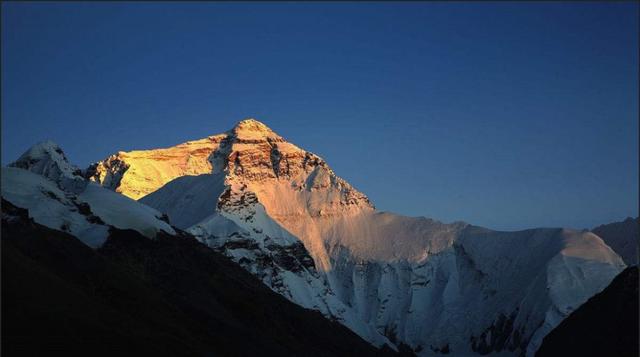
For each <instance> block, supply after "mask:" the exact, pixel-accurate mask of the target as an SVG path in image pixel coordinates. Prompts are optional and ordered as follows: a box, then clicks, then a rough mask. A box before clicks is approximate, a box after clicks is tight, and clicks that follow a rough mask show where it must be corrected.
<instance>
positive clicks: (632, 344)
mask: <svg viewBox="0 0 640 357" xmlns="http://www.w3.org/2000/svg"><path fill="white" fill-rule="evenodd" d="M638 313H639V311H638V267H637V266H636V267H629V268H627V269H625V270H624V271H623V272H622V273H620V274H619V275H618V276H617V277H616V278H615V279H614V280H613V281H612V282H611V284H609V286H607V288H606V289H604V290H603V291H602V292H600V293H598V294H597V295H595V296H593V297H592V298H590V299H589V301H587V302H586V303H585V304H584V305H582V306H580V307H579V308H578V309H577V310H576V311H574V312H573V313H572V314H571V315H569V317H567V318H566V319H565V320H564V321H562V323H560V325H558V327H556V328H555V329H554V330H553V331H551V333H549V334H548V335H547V336H546V337H545V338H544V341H543V343H542V346H541V347H540V350H539V351H538V353H537V354H536V356H538V357H545V356H568V355H572V356H585V357H586V356H594V357H595V356H620V357H625V356H628V357H634V356H638V354H639V353H640V348H639V343H638V335H639V334H640V331H639V328H638Z"/></svg>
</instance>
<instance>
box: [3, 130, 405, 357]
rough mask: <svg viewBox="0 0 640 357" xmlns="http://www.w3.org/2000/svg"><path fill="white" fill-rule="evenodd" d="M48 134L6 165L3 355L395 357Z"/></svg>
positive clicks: (4, 190)
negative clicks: (110, 182)
mask: <svg viewBox="0 0 640 357" xmlns="http://www.w3.org/2000/svg"><path fill="white" fill-rule="evenodd" d="M166 221H167V218H166V216H163V215H162V214H160V212H158V211H156V210H154V209H152V208H149V207H148V206H145V205H144V204H141V203H139V202H137V201H135V200H132V199H130V198H128V197H125V196H123V195H120V194H118V193H115V192H113V191H111V190H108V189H106V188H103V187H101V186H99V185H97V184H95V183H92V182H89V181H88V180H85V179H84V178H83V176H82V175H81V173H80V171H79V170H77V168H75V167H74V166H73V165H71V164H70V163H69V162H68V161H67V159H66V157H65V155H64V153H63V152H62V150H61V149H60V148H59V147H58V146H57V145H56V144H55V143H53V142H43V143H39V144H37V145H35V146H34V147H32V148H31V149H29V150H28V151H27V152H26V153H25V154H24V155H22V156H21V157H20V158H19V159H18V160H17V161H16V162H15V163H12V164H11V165H10V167H5V168H2V235H1V239H2V323H3V324H2V352H3V354H6V355H16V356H22V355H57V354H65V355H88V354H90V355H105V356H106V355H114V354H124V355H131V354H140V355H147V354H155V355H171V356H211V355H216V356H218V355H221V356H253V355H257V354H263V355H284V356H287V355H302V354H304V355H313V356H352V355H368V356H374V355H375V356H378V355H395V352H394V351H392V350H391V349H389V348H388V347H385V348H384V349H382V350H379V349H376V348H374V347H373V346H371V345H370V344H369V343H367V342H366V341H365V340H363V339H361V338H360V337H358V336H357V335H356V334H355V333H353V332H352V331H350V330H349V329H347V328H346V327H344V326H342V325H340V324H339V323H337V322H333V321H330V320H327V319H325V318H324V317H323V316H322V315H321V314H320V313H318V312H316V311H312V310H307V309H304V308H302V307H299V306H297V305H295V304H293V303H291V302H289V301H288V300H287V299H285V298H283V297H282V296H280V295H278V294H276V293H274V292H273V291H271V290H270V289H269V288H267V287H266V286H264V284H262V282H261V281H260V280H258V279H256V278H255V277H254V276H253V275H251V274H249V273H248V272H246V271H245V270H244V269H242V268H241V267H239V266H238V265H237V264H236V263H234V262H232V261H231V260H229V259H228V258H227V257H225V256H223V255H221V254H220V253H217V252H215V251H214V250H212V249H210V248H208V247H207V246H205V245H204V244H202V243H200V242H198V241H197V240H196V239H195V238H194V237H193V236H192V235H190V234H188V233H186V232H183V231H181V230H179V229H175V228H173V227H172V226H170V225H169V224H168V223H167V222H166Z"/></svg>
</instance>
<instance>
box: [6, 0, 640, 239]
mask: <svg viewBox="0 0 640 357" xmlns="http://www.w3.org/2000/svg"><path fill="white" fill-rule="evenodd" d="M245 117H255V118H257V119H259V120H261V121H263V122H264V123H266V124H267V125H269V126H270V127H271V128H273V129H274V130H275V131H276V132H278V133H279V134H281V135H282V136H284V137H285V138H287V139H289V140H290V141H292V142H294V143H296V144H297V145H299V146H301V147H303V148H305V149H307V150H310V151H313V152H315V153H317V154H319V155H320V156H322V157H324V158H325V159H326V160H327V161H328V162H329V164H330V165H331V166H332V167H333V169H334V171H336V173H337V174H338V175H340V176H342V177H343V178H345V179H347V180H348V181H349V182H351V183H352V184H353V185H354V186H355V187H356V188H358V189H359V190H361V191H363V192H364V193H366V194H367V195H368V196H369V197H370V198H371V199H372V201H373V202H374V203H375V204H376V206H377V207H378V208H379V209H381V210H385V211H393V212H397V213H401V214H406V215H412V216H419V215H424V216H428V217H433V218H436V219H440V220H443V221H445V222H451V221H455V220H464V221H467V222H470V223H473V224H478V225H483V226H487V227H491V228H496V229H506V230H511V229H522V228H530V227H536V226H569V227H576V228H584V227H593V226H594V225H597V224H600V223H605V222H609V221H613V220H620V219H623V218H625V217H627V216H636V215H638V4H637V3H634V2H627V3H622V2H618V3H594V2H587V3H577V2H570V3H559V2H544V3H524V2H498V3H473V4H469V3H460V2H450V3H446V2H445V3H433V2H410V3H390V2H389V3H384V2H375V3H364V2H360V3H337V2H329V3H320V2H318V3H270V4H269V3H235V4H234V3H203V2H197V3H168V2H162V3H149V2H143V3H118V2H113V3H99V2H92V3H72V2H69V3H52V2H47V3H40V4H37V3H7V2H3V3H2V163H3V164H7V163H9V162H11V161H12V160H14V159H15V158H17V156H18V155H20V154H21V153H22V152H23V151H24V150H26V149H27V148H28V147H29V146H30V145H31V144H33V143H35V142H37V141H40V140H43V139H52V140H54V141H56V142H58V143H59V144H60V145H61V146H62V148H63V149H64V150H65V151H66V153H67V156H68V157H69V158H70V159H71V160H72V161H73V162H74V163H76V164H78V165H79V166H81V167H85V166H86V165H88V164H89V163H90V162H92V161H97V160H99V159H102V158H104V157H106V156H108V155H109V154H111V153H114V152H117V151H119V150H123V151H126V150H131V149H145V148H154V147H163V146H170V145H174V144H177V143H180V142H183V141H186V140H189V139H195V138H201V137H204V136H207V135H210V134H215V133H219V132H222V131H224V130H227V129H229V128H231V127H232V126H233V124H234V123H235V122H237V121H238V120H240V119H242V118H245Z"/></svg>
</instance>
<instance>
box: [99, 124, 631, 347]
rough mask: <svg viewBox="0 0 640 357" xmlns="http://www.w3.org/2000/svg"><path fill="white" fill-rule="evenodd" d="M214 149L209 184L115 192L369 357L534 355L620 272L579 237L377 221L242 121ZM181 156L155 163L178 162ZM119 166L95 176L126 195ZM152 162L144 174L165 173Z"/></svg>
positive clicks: (333, 179)
mask: <svg viewBox="0 0 640 357" xmlns="http://www.w3.org/2000/svg"><path fill="white" fill-rule="evenodd" d="M215 137H216V138H219V141H216V142H215V143H213V144H211V145H210V147H209V149H210V150H211V153H210V155H209V158H208V159H209V162H210V164H211V169H210V171H207V170H204V171H198V173H197V174H194V175H196V176H191V177H189V176H183V177H177V178H174V179H173V180H168V181H166V182H162V181H164V180H160V181H158V180H155V181H153V182H154V184H153V186H154V187H151V186H149V184H148V183H145V184H144V185H143V186H142V187H141V188H138V187H129V188H127V187H124V186H119V187H120V192H122V193H123V194H125V195H135V194H136V192H139V191H140V190H142V188H144V190H146V192H149V193H148V194H147V195H146V196H144V197H142V199H141V200H140V201H141V202H143V203H145V204H148V205H150V206H152V207H154V208H156V209H158V210H159V211H161V212H165V213H167V214H168V217H169V219H170V221H171V222H173V223H174V224H176V226H178V227H179V228H182V229H186V230H188V231H189V232H191V233H192V234H194V235H195V236H196V237H197V238H198V239H199V240H200V241H202V242H205V243H206V244H207V245H209V246H210V247H212V248H214V249H216V250H218V251H220V252H222V253H224V254H225V255H227V256H229V257H231V258H232V259H233V260H234V261H236V262H238V263H239V264H241V265H242V266H243V267H244V268H245V269H247V270H248V271H250V272H251V273H253V274H254V275H256V276H257V277H259V278H260V279H261V280H262V281H263V282H264V283H265V284H267V285H268V286H270V287H271V288H272V289H273V290H274V291H276V292H278V293H280V294H282V295H283V296H285V297H287V298H288V299H290V300H291V301H293V302H296V303H297V304H299V305H301V306H303V307H307V308H311V309H315V310H318V311H320V312H322V313H323V314H324V315H325V316H327V317H329V318H331V319H335V320H337V321H340V322H341V323H343V324H344V325H346V326H348V327H349V328H351V329H352V330H353V331H355V332H356V333H358V334H359V335H360V336H362V337H363V338H365V339H367V340H368V341H370V342H372V343H374V344H375V345H377V346H381V345H383V344H385V343H394V344H396V346H403V345H407V346H409V347H410V348H411V349H413V350H414V351H416V352H418V353H419V354H422V355H435V354H441V353H445V352H446V353H452V354H455V355H467V354H486V353H491V352H501V351H502V352H508V353H510V354H514V355H519V354H527V355H533V353H534V352H535V351H536V349H537V348H538V347H539V345H540V343H541V341H542V338H543V337H544V335H546V334H547V333H548V332H549V331H550V330H551V329H552V328H553V327H555V326H556V325H557V324H558V323H559V322H560V321H561V320H562V319H563V318H564V317H566V316H567V315H568V314H569V313H571V312H572V311H573V310H575V308H577V307H578V306H579V305H581V304H582V303H583V302H584V301H586V300H587V299H588V298H589V297H591V296H592V295H594V294H595V293H597V292H599V291H600V290H602V289H603V288H604V287H605V286H607V285H608V283H609V282H610V281H611V279H613V277H614V276H615V275H617V274H618V273H619V272H620V271H621V270H622V269H623V268H624V266H625V265H624V263H623V262H622V260H621V259H620V257H619V256H618V255H617V254H615V252H613V251H612V250H611V249H610V248H609V247H608V246H607V245H606V244H605V243H604V242H603V241H602V240H601V239H600V238H599V237H597V236H596V235H594V234H592V233H589V232H577V231H572V230H566V229H533V230H527V231H521V232H496V231H491V230H488V229H484V228H480V227H473V226H469V225H467V224H465V223H462V222H458V223H453V224H444V223H441V222H437V221H434V220H430V219H427V218H413V217H403V216H398V215H394V214H391V213H385V212H378V211H376V210H375V208H374V206H373V205H372V204H371V203H370V202H369V200H368V199H367V197H366V196H365V195H364V194H362V193H360V192H358V191H357V190H356V189H354V188H353V187H352V186H351V185H349V184H348V183H347V182H346V181H344V180H342V179H341V178H339V177H338V176H336V175H335V173H334V172H333V171H332V170H331V169H330V167H329V166H328V164H327V163H326V162H325V161H324V160H322V159H321V158H320V157H318V156H317V155H315V154H313V153H310V152H307V151H304V150H303V149H300V148H299V147H297V146H295V145H293V144H290V143H288V142H286V141H285V140H284V139H283V138H282V137H281V136H279V135H277V134H276V133H274V132H273V131H272V130H271V129H269V128H268V127H267V126H266V125H264V124H262V123H260V122H258V121H256V120H253V119H248V120H243V121H241V122H239V123H238V124H237V125H236V126H235V127H234V128H232V129H231V130H229V131H227V132H226V133H223V134H220V135H216V136H215ZM203 140H204V139H203ZM201 141H202V140H199V141H198V142H201ZM183 147H184V144H182V145H178V146H176V147H175V148H167V149H162V150H164V151H163V152H165V153H170V156H172V157H173V159H172V160H176V161H177V162H185V160H186V158H185V157H184V156H181V155H187V154H185V152H184V149H183ZM153 152H155V151H149V152H136V155H137V156H144V157H146V158H150V157H151V156H153ZM127 155H128V154H126V153H124V154H122V153H120V154H118V159H117V160H114V159H113V156H112V157H111V158H108V159H106V160H105V161H103V162H100V163H97V164H96V166H104V167H112V168H113V167H127V169H126V170H124V169H117V170H115V171H114V173H113V176H114V177H121V178H122V180H125V179H126V178H127V176H128V175H131V179H130V181H129V182H138V181H140V177H138V176H135V175H132V174H129V172H140V171H139V170H137V171H131V170H132V168H133V169H135V168H136V167H137V165H138V164H137V162H136V161H135V160H130V161H128V160H127ZM166 155H169V154H166ZM155 161H156V160H155V159H147V160H146V161H145V162H144V165H143V167H161V166H162V165H165V163H164V161H163V160H159V161H158V162H155ZM198 168H201V167H200V166H198ZM205 169H206V168H205ZM192 171H196V170H195V168H194V169H193V170H192ZM136 175H137V174H136ZM92 179H94V180H96V182H99V183H101V184H103V185H105V186H107V187H112V188H113V186H110V184H109V183H107V182H106V181H101V180H102V179H101V178H100V177H96V176H93V177H92ZM116 189H117V188H116ZM127 189H129V190H130V191H127ZM154 190H155V191H154Z"/></svg>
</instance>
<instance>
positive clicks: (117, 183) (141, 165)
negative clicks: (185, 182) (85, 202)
mask: <svg viewBox="0 0 640 357" xmlns="http://www.w3.org/2000/svg"><path fill="white" fill-rule="evenodd" d="M223 137H224V136H223V135H217V136H210V137H207V138H204V139H201V140H195V141H189V142H186V143H184V144H180V145H177V146H175V147H172V148H168V149H155V150H140V151H131V152H122V151H121V152H119V153H117V154H115V155H111V156H109V157H108V158H106V159H105V160H103V161H100V162H97V163H95V164H93V165H91V166H90V167H89V168H87V170H86V176H87V178H89V179H90V180H91V181H95V182H98V183H100V184H101V185H102V186H105V187H107V188H110V189H112V190H115V191H116V192H120V193H122V194H123V195H125V196H127V197H131V198H133V199H136V200H137V199H139V198H141V197H143V196H145V195H147V194H149V193H151V192H153V191H155V190H157V189H158V188H160V187H162V186H163V185H164V184H166V183H167V182H169V181H171V180H173V179H175V178H177V177H181V176H186V175H200V174H204V173H211V170H212V167H211V162H210V161H209V156H210V155H211V153H212V152H213V151H214V150H215V149H217V148H218V146H219V145H220V141H221V140H222V138H223Z"/></svg>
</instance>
